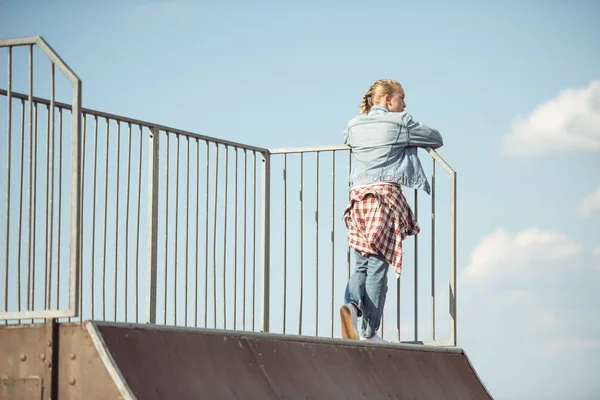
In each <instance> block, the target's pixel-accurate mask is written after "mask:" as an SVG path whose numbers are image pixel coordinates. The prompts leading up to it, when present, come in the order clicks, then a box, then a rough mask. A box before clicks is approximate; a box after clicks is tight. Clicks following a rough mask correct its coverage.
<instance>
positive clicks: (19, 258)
mask: <svg viewBox="0 0 600 400" xmlns="http://www.w3.org/2000/svg"><path fill="white" fill-rule="evenodd" d="M24 171H25V100H21V180H20V181H19V228H18V232H19V233H18V244H17V271H16V272H17V274H16V275H17V276H16V278H17V310H18V311H19V312H21V244H22V241H21V235H22V227H23V180H24V179H23V173H24ZM7 234H8V232H7ZM57 293H58V291H57Z"/></svg>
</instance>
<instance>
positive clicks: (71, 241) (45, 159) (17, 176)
mask: <svg viewBox="0 0 600 400" xmlns="http://www.w3.org/2000/svg"><path fill="white" fill-rule="evenodd" d="M0 48H6V49H7V53H6V54H7V89H6V90H5V91H3V95H5V96H6V114H4V115H6V136H5V138H4V139H5V141H4V143H6V147H5V148H4V152H3V153H4V154H3V155H2V156H3V157H4V160H5V165H6V175H5V182H4V185H3V188H2V191H3V192H4V193H3V194H4V198H5V201H4V206H5V210H6V212H5V217H4V221H3V222H4V224H3V227H4V230H3V239H4V240H3V242H4V249H3V250H4V251H3V256H4V257H3V261H4V262H3V264H4V265H3V268H2V269H3V272H4V285H3V289H4V290H3V292H4V293H3V294H4V295H3V301H2V305H3V306H2V312H0V318H2V319H16V318H55V317H68V316H74V315H77V314H78V312H79V310H78V308H77V306H78V296H79V293H78V285H77V282H78V281H79V278H78V268H77V265H78V264H79V263H80V247H81V246H80V238H81V237H80V234H79V231H80V223H81V208H80V207H78V204H79V202H78V199H79V197H80V193H81V180H80V178H81V177H80V167H81V146H80V142H79V140H80V121H81V112H80V111H81V81H80V80H79V78H78V77H77V75H75V73H73V71H72V70H71V69H70V68H69V67H68V66H67V65H66V63H65V62H64V61H63V60H62V59H61V58H60V57H59V56H58V54H56V53H55V52H54V51H53V50H52V48H51V47H50V46H49V45H48V44H47V43H46V42H45V41H44V40H43V39H42V38H41V37H28V38H18V39H2V40H0ZM34 48H36V49H39V50H41V51H42V52H43V54H44V56H45V57H46V58H47V60H49V62H50V78H49V81H50V82H49V84H50V87H49V92H50V96H49V97H50V99H49V101H48V102H47V103H46V135H45V137H41V138H38V128H39V125H40V121H39V119H38V117H39V110H38V107H37V105H36V103H35V102H34V101H33V83H34V82H33V71H34V59H33V54H34ZM16 49H22V50H25V51H26V54H27V55H26V57H27V69H26V70H27V72H28V73H27V77H26V80H27V88H28V94H27V95H21V96H14V93H13V50H16ZM56 68H58V69H59V70H60V71H61V72H62V73H63V74H64V75H65V77H66V78H67V79H68V81H69V83H70V92H71V107H72V109H73V110H74V112H73V113H72V114H71V118H70V120H71V134H69V135H68V136H69V138H68V139H67V140H64V141H63V136H65V135H63V117H62V110H61V108H60V107H57V106H56V102H55V71H56ZM23 70H25V69H23ZM19 72H21V70H19ZM15 98H17V99H18V100H20V101H19V103H20V118H19V119H18V120H14V119H13V111H14V110H13V102H14V99H15ZM26 104H27V111H28V112H27V115H28V117H27V119H26V118H25V109H26ZM57 112H58V127H59V131H58V146H59V149H58V158H59V159H58V160H56V154H55V153H56V152H55V150H56V148H55V146H56V145H57V143H56V142H57V137H56V125H57V121H56V117H57V115H56V114H57ZM26 121H27V128H26V127H25V124H26ZM15 132H18V133H17V134H15ZM38 139H40V140H39V141H38ZM40 142H42V143H40ZM63 143H70V148H69V151H70V154H71V159H70V162H69V163H67V162H65V160H64V159H63ZM44 148H45V152H46V154H45V155H43V154H39V153H38V152H41V150H43V149H44ZM14 156H16V157H14ZM26 156H27V158H28V161H27V163H25V157H26ZM38 156H39V157H38ZM40 158H41V159H40ZM56 161H58V164H56ZM64 165H66V166H68V167H69V170H68V171H67V172H65V171H64V168H63V166H64ZM26 171H27V173H25V172H26ZM44 175H45V176H44ZM57 175H58V179H56V178H57ZM63 177H65V180H67V181H68V182H69V186H68V187H67V188H66V190H65V191H66V192H67V193H68V194H67V195H65V196H64V197H63V193H62V188H63V187H64V186H63ZM57 185H58V188H57V187H56V186H57ZM25 187H26V188H27V192H26V193H24V190H25ZM17 188H18V192H17V193H16V194H15V193H14V192H13V190H14V189H17ZM38 188H39V189H40V193H38V192H37V189H38ZM55 190H57V191H59V193H58V195H57V193H56V192H55ZM44 192H45V193H44ZM38 194H40V195H41V196H38ZM40 197H41V198H40ZM42 198H43V199H44V200H45V201H43V202H42V201H41V200H42ZM55 201H56V203H55ZM40 203H41V204H40ZM65 203H66V205H65ZM63 205H65V207H64V208H66V211H70V229H69V231H68V232H64V231H65V230H63V229H61V228H62V227H63V226H62V224H63V223H64V224H67V223H69V222H68V221H63V218H62V217H63V215H62V211H63ZM40 214H44V217H45V221H43V222H41V224H42V225H43V226H38V215H40ZM55 214H57V215H55ZM56 220H57V221H58V226H57V229H58V235H57V240H58V243H57V246H58V254H57V255H55V254H54V252H53V251H54V244H55V241H54V238H55V237H54V234H53V232H54V227H55V225H54V222H55V221H56ZM38 228H40V229H38ZM40 231H42V232H43V234H40V235H38V232H40ZM63 233H64V234H65V236H67V238H68V240H63V243H64V242H67V248H66V249H65V250H64V251H65V252H66V253H67V254H68V262H67V263H66V264H67V265H68V271H67V280H66V283H67V284H68V291H67V295H68V298H67V301H66V303H65V304H62V305H61V304H59V302H58V301H57V302H56V303H55V304H52V302H51V293H52V281H53V272H54V273H55V275H54V276H55V278H56V282H57V285H58V284H59V282H60V281H61V279H60V267H56V271H53V267H52V266H53V265H54V261H55V256H56V257H57V258H58V259H59V261H58V264H60V258H61V255H62V254H61V248H62V246H61V236H62V234H63ZM39 241H42V242H43V245H42V246H43V247H42V248H41V249H40V248H39V246H40V244H39ZM23 253H25V254H23ZM63 254H64V253H63ZM40 258H42V259H43V261H42V262H40ZM40 264H41V265H40ZM11 266H12V267H13V268H10V267H11ZM41 268H43V271H44V275H43V279H42V280H38V279H37V278H36V272H38V269H41ZM11 274H13V279H14V282H15V283H16V285H15V286H14V287H9V285H8V282H9V280H10V279H9V277H10V275H11ZM23 276H24V278H25V279H24V280H25V285H24V286H25V290H23V285H22V277H23ZM38 276H39V275H38ZM36 284H37V285H38V286H37V287H39V285H40V284H41V285H43V291H41V293H42V299H43V302H41V303H43V304H38V303H40V302H36V297H35V296H36V293H37V292H38V290H36ZM11 290H12V292H11V293H14V296H11V297H10V298H9V291H11ZM56 292H58V288H57V289H56ZM9 299H10V300H11V301H12V302H14V303H16V304H14V309H15V311H10V312H9V311H8V308H9ZM38 299H39V297H38Z"/></svg>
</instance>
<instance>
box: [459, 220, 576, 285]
mask: <svg viewBox="0 0 600 400" xmlns="http://www.w3.org/2000/svg"><path fill="white" fill-rule="evenodd" d="M581 249H582V246H581V245H580V244H579V243H576V242H574V241H573V240H572V239H570V238H569V237H568V236H566V235H565V234H563V233H560V232H556V231H552V230H542V229H528V230H524V231H522V232H519V233H518V234H517V235H515V236H514V237H513V236H511V235H510V234H509V233H507V232H506V231H503V230H497V231H495V232H493V233H491V234H489V235H487V236H485V237H484V238H483V239H482V240H481V241H480V242H479V244H478V245H477V247H476V248H475V249H474V250H473V252H472V254H471V261H470V263H469V265H468V266H467V268H466V269H465V270H464V272H463V274H462V277H463V279H464V280H465V281H467V282H477V281H481V282H491V281H495V282H497V281H498V280H502V281H519V282H526V281H530V280H531V279H536V278H538V277H539V276H540V275H542V274H545V273H547V272H548V271H547V268H548V263H549V262H552V261H557V260H566V259H568V258H570V257H573V256H575V255H577V254H579V253H580V252H581Z"/></svg>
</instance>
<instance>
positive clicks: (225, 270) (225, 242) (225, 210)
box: [223, 145, 229, 329]
mask: <svg viewBox="0 0 600 400" xmlns="http://www.w3.org/2000/svg"><path fill="white" fill-rule="evenodd" d="M228 180H229V146H227V145H225V176H224V178H223V191H224V193H223V196H224V199H223V329H227V186H228V185H227V182H228Z"/></svg>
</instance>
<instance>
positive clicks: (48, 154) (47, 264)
mask: <svg viewBox="0 0 600 400" xmlns="http://www.w3.org/2000/svg"><path fill="white" fill-rule="evenodd" d="M52 88H53V85H52V84H51V89H50V92H51V93H52V91H53V89H52ZM50 96H51V97H52V94H51V95H50ZM53 105H54V102H53V101H52V100H50V105H49V106H48V105H47V106H46V181H45V182H46V200H45V203H44V204H45V208H44V210H45V218H46V221H45V227H44V237H45V241H44V254H45V258H44V309H45V310H48V309H49V308H50V279H49V278H48V275H49V274H50V273H51V272H52V271H50V268H51V265H50V261H49V259H48V257H49V255H50V251H49V248H48V246H49V245H48V242H49V241H50V236H51V235H50V234H49V231H48V229H49V228H48V227H49V221H48V218H49V214H50V209H51V206H50V171H51V170H52V168H51V150H50V149H51V147H52V134H51V129H52V128H51V126H52V123H53V122H54V118H53V114H54V113H53V112H52V113H51V112H50V110H51V109H52V110H54V108H53Z"/></svg>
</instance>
